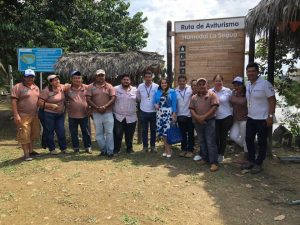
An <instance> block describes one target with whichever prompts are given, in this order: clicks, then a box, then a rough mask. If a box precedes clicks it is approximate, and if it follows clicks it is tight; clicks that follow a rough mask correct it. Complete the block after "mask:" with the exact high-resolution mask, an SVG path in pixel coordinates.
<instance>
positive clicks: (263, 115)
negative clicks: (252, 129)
mask: <svg viewBox="0 0 300 225" xmlns="http://www.w3.org/2000/svg"><path fill="white" fill-rule="evenodd" d="M272 96H275V91H274V87H273V86H272V84H271V83H270V82H269V81H267V80H264V79H262V78H261V77H259V78H258V79H257V80H256V81H255V82H254V83H253V84H251V82H250V81H249V82H248V83H247V86H246V97H247V103H248V117H250V118H252V119H255V120H264V119H267V118H268V115H269V101H268V98H269V97H272Z"/></svg>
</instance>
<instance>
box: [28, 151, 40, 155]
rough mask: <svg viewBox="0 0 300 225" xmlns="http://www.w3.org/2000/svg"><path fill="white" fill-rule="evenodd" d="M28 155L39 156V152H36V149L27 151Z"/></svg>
mask: <svg viewBox="0 0 300 225" xmlns="http://www.w3.org/2000/svg"><path fill="white" fill-rule="evenodd" d="M29 155H30V156H40V155H41V154H40V153H38V152H36V151H32V152H30V153H29Z"/></svg>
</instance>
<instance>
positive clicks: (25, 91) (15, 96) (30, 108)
mask: <svg viewBox="0 0 300 225" xmlns="http://www.w3.org/2000/svg"><path fill="white" fill-rule="evenodd" d="M34 78H35V73H34V71H33V70H31V69H28V70H25V73H24V76H23V82H21V83H18V84H16V85H15V86H14V87H13V89H12V93H11V99H12V100H11V102H12V111H13V115H14V122H15V124H16V126H17V140H18V142H19V143H20V144H21V145H22V149H23V152H24V159H25V161H31V160H32V156H33V155H38V153H37V152H35V151H33V140H35V139H38V138H39V134H40V123H39V119H38V116H37V109H38V106H37V102H38V97H39V94H40V90H39V88H38V87H37V86H36V85H35V84H34Z"/></svg>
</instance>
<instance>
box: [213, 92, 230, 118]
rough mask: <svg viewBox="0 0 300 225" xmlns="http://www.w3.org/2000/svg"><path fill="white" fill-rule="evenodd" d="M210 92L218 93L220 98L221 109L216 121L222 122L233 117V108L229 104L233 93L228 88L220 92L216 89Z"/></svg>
mask: <svg viewBox="0 0 300 225" xmlns="http://www.w3.org/2000/svg"><path fill="white" fill-rule="evenodd" d="M210 91H212V92H214V93H216V95H217V96H218V98H219V107H218V110H217V112H216V119H217V120H221V119H224V118H226V117H227V116H232V107H231V105H230V102H229V99H230V97H231V95H232V91H231V90H230V89H229V88H226V87H222V89H221V90H220V91H217V90H215V89H214V88H212V89H210Z"/></svg>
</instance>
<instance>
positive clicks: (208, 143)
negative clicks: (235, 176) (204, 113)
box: [195, 119, 218, 164]
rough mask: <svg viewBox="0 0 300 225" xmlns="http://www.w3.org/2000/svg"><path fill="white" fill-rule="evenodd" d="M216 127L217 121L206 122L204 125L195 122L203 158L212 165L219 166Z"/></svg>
mask: <svg viewBox="0 0 300 225" xmlns="http://www.w3.org/2000/svg"><path fill="white" fill-rule="evenodd" d="M215 126H216V125H215V119H209V120H206V121H205V122H204V123H202V124H199V123H197V122H195V129H196V132H197V136H198V139H199V142H200V143H199V144H200V147H201V156H202V158H203V160H205V161H207V162H209V163H210V164H212V163H214V164H218V148H217V143H216V128H215ZM204 146H205V147H204Z"/></svg>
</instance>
